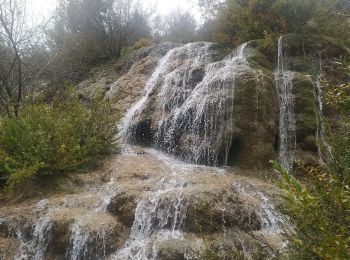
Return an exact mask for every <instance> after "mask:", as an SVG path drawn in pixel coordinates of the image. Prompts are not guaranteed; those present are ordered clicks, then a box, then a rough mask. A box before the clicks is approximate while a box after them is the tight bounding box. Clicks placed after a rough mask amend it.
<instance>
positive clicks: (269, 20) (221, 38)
mask: <svg viewBox="0 0 350 260" xmlns="http://www.w3.org/2000/svg"><path fill="white" fill-rule="evenodd" d="M341 2H344V1H339V0H331V1H327V0H244V1H243V0H226V1H224V3H223V4H220V5H217V6H218V7H217V10H216V12H215V16H214V18H213V19H214V21H215V23H216V26H215V27H214V30H215V40H216V41H218V42H219V43H221V44H224V45H227V46H234V45H237V44H240V43H242V42H246V41H249V40H253V39H264V38H271V37H272V38H275V37H277V36H278V35H281V34H286V33H315V34H322V35H328V36H332V37H335V38H337V39H340V40H343V41H348V38H349V35H350V26H349V22H348V20H349V18H348V16H347V13H349V11H350V8H349V6H348V5H345V4H344V3H341ZM334 28H339V31H337V32H336V30H334Z"/></svg>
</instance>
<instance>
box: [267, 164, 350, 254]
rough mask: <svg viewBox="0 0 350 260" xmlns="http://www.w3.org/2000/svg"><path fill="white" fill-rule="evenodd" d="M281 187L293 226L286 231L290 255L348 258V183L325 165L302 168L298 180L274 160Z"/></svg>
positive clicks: (349, 191)
mask: <svg viewBox="0 0 350 260" xmlns="http://www.w3.org/2000/svg"><path fill="white" fill-rule="evenodd" d="M274 168H275V170H276V171H277V172H278V173H280V175H281V177H282V178H281V188H282V191H283V198H284V200H285V213H286V214H288V215H289V216H290V217H291V219H292V221H293V223H294V225H295V230H294V231H293V232H290V233H289V234H287V239H288V240H289V241H290V243H289V252H288V253H289V256H290V259H349V258H350V235H349V234H350V218H349V212H350V189H349V186H348V185H349V184H348V183H346V182H344V181H342V180H341V179H340V178H338V176H337V175H336V174H333V173H332V172H330V170H329V169H325V168H313V167H308V168H302V169H303V170H304V172H305V174H306V179H307V183H305V184H302V183H301V182H300V181H299V180H297V179H296V178H295V177H293V176H292V175H290V174H289V173H287V172H286V171H285V170H284V169H283V168H282V167H281V166H280V165H279V164H278V163H274Z"/></svg>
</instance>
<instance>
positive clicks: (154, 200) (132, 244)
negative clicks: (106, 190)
mask: <svg viewBox="0 0 350 260" xmlns="http://www.w3.org/2000/svg"><path fill="white" fill-rule="evenodd" d="M184 184H185V182H184V181H183V179H182V178H180V179H178V178H162V179H161V180H160V181H159V187H158V190H156V191H155V192H152V193H151V194H149V196H145V197H144V198H143V199H142V200H141V201H140V202H139V203H138V205H137V207H136V211H135V220H134V223H133V225H132V228H131V235H130V239H129V240H128V241H127V242H126V244H125V245H124V247H123V248H122V249H121V250H119V251H118V252H117V253H116V254H115V255H114V256H113V259H120V260H123V259H139V260H143V259H156V255H157V250H156V249H155V246H156V242H157V241H159V240H162V239H164V240H165V239H169V238H175V239H181V238H182V232H181V227H182V224H183V221H184V218H185V202H184V201H183V200H182V196H181V190H182V188H183V187H184ZM150 249H151V251H150V252H148V251H147V250H150Z"/></svg>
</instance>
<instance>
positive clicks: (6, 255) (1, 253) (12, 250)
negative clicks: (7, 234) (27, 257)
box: [0, 236, 19, 260]
mask: <svg viewBox="0 0 350 260" xmlns="http://www.w3.org/2000/svg"><path fill="white" fill-rule="evenodd" d="M18 246H19V244H18V241H16V240H15V239H13V238H2V237H1V236H0V259H1V260H13V259H16V258H15V256H16V252H17V248H18Z"/></svg>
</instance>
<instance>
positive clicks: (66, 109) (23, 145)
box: [0, 92, 118, 194]
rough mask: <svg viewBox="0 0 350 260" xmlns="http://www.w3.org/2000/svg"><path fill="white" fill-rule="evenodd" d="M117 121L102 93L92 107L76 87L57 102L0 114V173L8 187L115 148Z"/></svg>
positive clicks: (70, 168)
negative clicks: (12, 114)
mask: <svg viewBox="0 0 350 260" xmlns="http://www.w3.org/2000/svg"><path fill="white" fill-rule="evenodd" d="M116 120H117V118H116V116H115V115H112V114H111V109H110V106H109V104H108V103H106V102H104V101H103V99H102V98H101V97H99V98H97V100H96V102H95V103H94V104H93V105H92V107H91V108H90V109H87V108H86V107H84V106H83V105H82V104H81V103H80V102H79V99H78V97H77V95H76V94H75V93H73V92H69V93H67V94H65V95H64V97H63V98H60V99H57V100H55V101H54V102H53V103H52V104H32V105H28V106H27V107H26V108H25V109H23V111H21V115H20V117H18V118H8V117H6V118H1V121H0V176H1V175H2V176H8V179H7V182H6V191H7V192H8V193H10V194H11V193H14V192H15V191H16V190H19V189H22V187H23V186H24V185H27V184H28V183H29V182H31V181H33V180H36V179H38V178H40V177H41V176H43V175H48V174H60V173H63V172H67V171H73V170H76V169H78V168H80V167H83V166H85V165H87V164H89V163H92V162H93V161H95V160H97V159H98V158H99V157H100V156H102V155H105V154H108V153H111V152H112V151H114V150H116V149H117V148H118V146H117V140H116V134H117V128H116Z"/></svg>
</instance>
